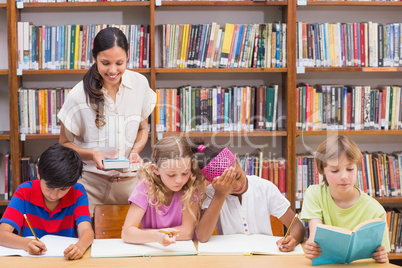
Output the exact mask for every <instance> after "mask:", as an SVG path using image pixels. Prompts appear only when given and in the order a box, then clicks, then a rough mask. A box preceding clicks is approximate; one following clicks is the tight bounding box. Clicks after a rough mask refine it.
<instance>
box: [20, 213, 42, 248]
mask: <svg viewBox="0 0 402 268" xmlns="http://www.w3.org/2000/svg"><path fill="white" fill-rule="evenodd" d="M24 218H25V220H26V221H27V223H28V226H29V228H31V232H32V233H33V235H34V236H35V239H36V240H37V241H38V242H39V239H38V237H37V236H36V234H35V232H34V230H33V228H32V226H31V224H30V223H29V220H28V218H27V215H26V214H24Z"/></svg>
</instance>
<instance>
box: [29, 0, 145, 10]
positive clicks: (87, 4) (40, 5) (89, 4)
mask: <svg viewBox="0 0 402 268" xmlns="http://www.w3.org/2000/svg"><path fill="white" fill-rule="evenodd" d="M149 5H150V2H149V1H124V2H62V3H24V8H43V7H54V8H65V7H123V6H148V7H149Z"/></svg>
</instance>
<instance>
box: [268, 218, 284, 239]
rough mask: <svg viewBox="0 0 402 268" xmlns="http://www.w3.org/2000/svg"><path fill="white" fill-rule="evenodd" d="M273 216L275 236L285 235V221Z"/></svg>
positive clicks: (272, 223)
mask: <svg viewBox="0 0 402 268" xmlns="http://www.w3.org/2000/svg"><path fill="white" fill-rule="evenodd" d="M270 217H271V228H272V234H273V235H274V236H284V235H285V234H284V231H283V223H282V222H281V221H280V220H279V219H278V218H276V217H274V216H270Z"/></svg>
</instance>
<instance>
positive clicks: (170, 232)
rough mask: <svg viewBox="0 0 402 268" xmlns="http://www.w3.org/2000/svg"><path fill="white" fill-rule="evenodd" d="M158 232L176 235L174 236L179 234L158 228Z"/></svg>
mask: <svg viewBox="0 0 402 268" xmlns="http://www.w3.org/2000/svg"><path fill="white" fill-rule="evenodd" d="M158 232H160V233H163V234H168V235H176V236H178V235H179V234H176V233H172V232H166V231H163V230H158Z"/></svg>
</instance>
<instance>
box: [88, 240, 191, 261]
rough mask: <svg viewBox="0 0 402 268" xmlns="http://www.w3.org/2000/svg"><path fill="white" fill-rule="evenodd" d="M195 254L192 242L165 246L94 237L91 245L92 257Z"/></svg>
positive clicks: (154, 243)
mask: <svg viewBox="0 0 402 268" xmlns="http://www.w3.org/2000/svg"><path fill="white" fill-rule="evenodd" d="M183 255H197V250H196V248H195V246H194V242H193V241H191V240H187V241H176V243H175V244H171V245H169V246H167V247H164V246H162V245H161V244H159V243H156V242H153V243H145V244H128V243H125V242H124V241H123V240H122V239H117V238H113V239H95V240H94V242H93V243H92V247H91V257H92V258H113V257H143V256H149V257H151V256H152V257H155V256H183Z"/></svg>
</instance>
